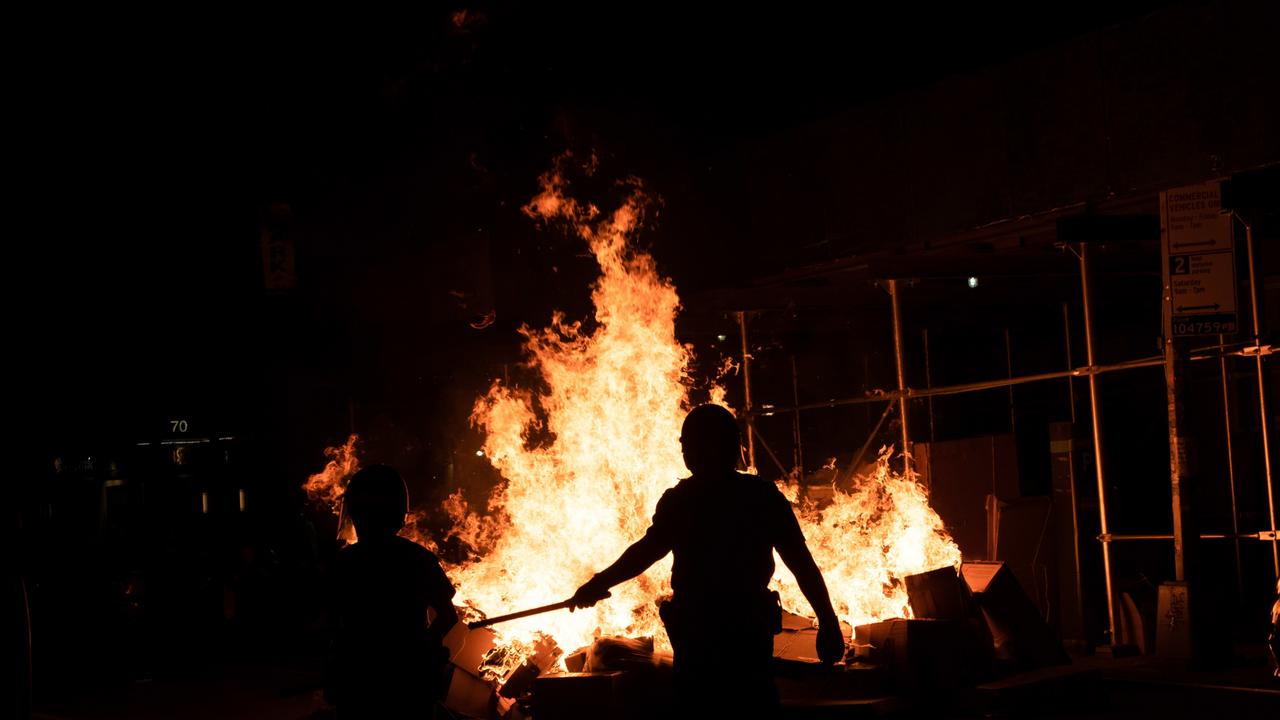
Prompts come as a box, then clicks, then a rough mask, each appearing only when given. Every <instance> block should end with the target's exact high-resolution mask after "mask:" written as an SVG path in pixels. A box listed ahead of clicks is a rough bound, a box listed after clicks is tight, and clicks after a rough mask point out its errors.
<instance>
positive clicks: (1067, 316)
mask: <svg viewBox="0 0 1280 720" xmlns="http://www.w3.org/2000/svg"><path fill="white" fill-rule="evenodd" d="M1062 339H1063V344H1064V345H1065V347H1066V350H1067V369H1068V372H1069V373H1070V369H1071V368H1072V367H1074V365H1073V363H1074V361H1073V360H1072V359H1071V311H1070V309H1069V308H1068V307H1067V304H1066V303H1062ZM1074 378H1075V374H1074V373H1070V374H1068V375H1067V402H1068V403H1069V404H1070V407H1069V408H1068V409H1069V410H1070V411H1071V422H1073V423H1074V422H1075V421H1076V382H1075V380H1074ZM1071 499H1072V502H1075V495H1074V493H1073V494H1072V496H1071Z"/></svg>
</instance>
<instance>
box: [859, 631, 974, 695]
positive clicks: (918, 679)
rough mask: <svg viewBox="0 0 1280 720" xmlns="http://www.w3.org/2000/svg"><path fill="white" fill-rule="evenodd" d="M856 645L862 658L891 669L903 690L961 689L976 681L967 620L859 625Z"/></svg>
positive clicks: (894, 678)
mask: <svg viewBox="0 0 1280 720" xmlns="http://www.w3.org/2000/svg"><path fill="white" fill-rule="evenodd" d="M854 648H855V651H856V654H857V656H858V658H859V659H860V660H864V661H866V662H870V663H873V664H877V665H882V666H883V667H884V668H885V669H886V670H888V671H889V673H890V675H891V676H892V682H893V685H894V686H895V687H897V688H899V689H915V688H939V689H946V688H958V687H961V686H963V685H967V684H969V683H970V682H971V681H972V678H971V677H970V676H971V675H972V667H971V666H970V664H969V663H968V658H967V657H966V653H965V651H964V648H965V637H964V623H962V622H960V621H957V620H931V619H920V620H903V619H895V620H884V621H881V622H878V623H871V624H869V625H859V626H858V627H857V628H855V630H854Z"/></svg>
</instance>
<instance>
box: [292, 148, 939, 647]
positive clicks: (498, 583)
mask: <svg viewBox="0 0 1280 720" xmlns="http://www.w3.org/2000/svg"><path fill="white" fill-rule="evenodd" d="M571 161H572V160H571V158H570V157H569V156H565V157H563V158H561V160H560V162H559V163H558V164H557V167H556V168H555V169H554V170H553V171H552V172H549V173H547V174H546V175H545V176H543V178H542V192H541V193H540V194H539V195H538V196H537V197H535V198H534V199H533V201H532V202H530V203H529V205H528V206H527V207H526V208H525V212H526V213H528V214H529V215H530V216H531V217H534V218H535V219H538V220H541V221H552V220H555V221H563V222H566V223H567V224H568V225H569V226H570V227H571V228H572V229H573V231H574V232H575V233H576V234H577V235H579V236H580V237H581V238H582V239H583V240H585V241H586V243H587V245H588V247H589V248H590V250H591V252H592V253H593V255H594V257H595V260H596V262H597V263H598V264H599V267H600V277H599V279H598V280H597V281H596V283H595V285H594V287H593V288H592V300H593V302H594V304H595V323H594V325H593V326H591V327H590V328H588V327H586V326H584V325H583V324H582V323H581V322H578V321H570V320H568V319H566V318H565V317H564V316H563V315H561V314H559V313H557V314H556V315H555V316H554V317H553V318H552V321H551V325H550V326H549V327H547V328H544V329H540V330H537V329H531V328H524V329H523V330H522V332H523V333H524V335H525V337H526V342H525V350H526V352H527V357H528V364H529V367H530V369H531V370H533V371H535V372H536V374H537V375H539V376H540V380H541V382H540V383H539V389H537V390H530V389H525V388H520V387H515V386H511V385H508V384H505V383H502V382H495V383H494V384H493V385H492V387H491V388H490V389H489V392H488V393H487V394H486V395H485V396H484V397H481V398H480V399H479V400H478V401H477V402H476V404H475V407H474V411H473V414H472V418H471V419H472V421H473V422H474V423H475V424H476V426H477V427H479V428H480V429H482V430H483V431H484V433H485V442H484V447H483V450H484V453H485V455H486V456H487V457H488V458H489V460H490V462H492V464H493V466H494V467H495V468H497V470H498V471H500V473H501V474H502V477H503V478H505V480H506V483H505V484H503V485H501V486H500V487H498V488H496V489H495V490H494V491H493V493H492V495H491V497H490V499H489V503H488V507H487V508H484V509H483V511H482V512H477V511H475V510H473V509H471V508H469V507H467V505H466V503H465V502H464V501H463V500H462V499H461V496H460V495H455V496H454V497H452V498H451V499H450V502H449V504H450V507H449V508H447V509H448V511H449V512H450V514H451V516H452V517H453V518H454V528H453V530H452V532H453V533H454V534H456V535H458V536H459V538H460V539H461V540H463V541H464V542H465V543H466V544H467V545H468V546H469V547H470V548H472V549H473V550H474V554H473V556H472V557H471V558H470V559H469V560H468V561H466V562H464V563H462V564H460V565H457V566H453V567H449V568H447V570H448V572H449V576H450V578H451V579H452V580H453V581H454V583H455V584H456V585H457V587H458V597H457V601H458V602H460V603H462V604H465V605H467V606H468V607H470V608H472V609H474V610H476V611H483V612H485V613H488V614H500V613H505V612H509V611H513V610H519V609H524V608H528V607H534V606H539V605H544V604H549V603H554V602H558V601H561V600H564V599H566V598H568V597H569V596H570V595H571V594H572V593H573V591H574V590H575V589H576V588H577V587H578V586H579V585H580V584H581V583H583V582H584V581H586V580H587V579H588V578H590V577H591V575H592V573H594V572H596V571H599V570H601V569H603V568H604V567H605V566H607V565H608V564H609V563H611V562H612V561H613V560H614V559H616V558H617V557H618V555H619V554H620V553H621V552H622V551H623V550H624V549H625V548H626V547H627V546H628V545H629V544H630V543H632V542H634V541H635V540H636V539H638V538H639V537H640V536H641V535H642V534H643V533H644V531H645V529H646V528H647V527H648V524H649V520H650V518H651V517H652V514H653V510H654V508H655V506H656V505H657V502H658V498H659V497H660V496H661V495H662V493H663V492H664V491H665V490H666V489H668V488H670V487H671V486H673V485H674V484H675V483H676V482H677V480H678V479H679V478H681V477H683V476H685V475H687V474H688V472H687V470H686V469H685V467H684V463H683V461H682V459H681V455H680V448H679V442H678V438H679V434H680V425H681V422H682V421H683V418H684V415H685V413H686V411H687V410H688V408H689V406H690V397H689V385H690V377H689V370H688V369H689V367H690V362H691V360H692V354H691V352H690V350H689V348H688V347H686V346H684V345H682V344H680V343H679V342H678V341H677V340H676V337H675V318H676V314H677V312H678V311H679V298H678V297H677V295H676V291H675V288H674V287H673V286H672V284H671V282H670V281H669V280H666V279H664V278H662V277H660V276H659V275H658V273H657V269H656V266H655V263H654V260H653V258H652V257H651V256H649V255H648V254H646V253H643V252H640V251H638V250H636V249H634V248H633V247H632V246H631V245H630V240H629V238H630V236H631V234H632V233H633V232H634V231H635V230H636V228H637V226H638V224H639V223H640V221H641V219H642V218H643V214H644V210H645V207H646V198H645V195H644V193H643V192H642V189H641V186H640V184H639V183H638V182H635V181H632V182H630V183H629V184H628V187H629V189H630V194H629V197H628V198H627V199H626V201H625V202H623V203H622V204H621V206H620V207H619V208H617V209H616V210H614V211H613V212H612V213H607V214H606V213H602V212H601V211H600V210H599V209H598V208H596V207H595V206H592V205H586V204H580V203H579V202H577V201H575V200H574V199H572V198H570V197H568V196H567V195H566V194H565V192H564V190H565V181H564V179H563V178H564V175H563V174H562V172H561V170H563V169H564V168H565V167H566V164H567V163H569V162H571ZM590 169H591V168H590V166H588V167H587V170H588V171H590ZM711 397H712V398H713V399H715V400H717V401H721V402H722V399H723V391H722V390H718V389H717V390H713V392H712V395H711ZM353 452H354V451H353V446H352V444H351V443H348V444H347V445H346V446H343V447H341V448H336V449H331V451H330V453H331V458H332V459H331V462H330V463H329V466H328V467H327V468H326V470H325V472H323V473H319V474H317V475H315V476H313V477H312V478H311V480H310V481H309V483H308V485H307V487H308V490H310V491H312V492H313V495H315V496H316V497H319V498H321V499H323V500H325V501H326V502H329V503H330V504H331V506H332V504H333V502H334V501H335V500H336V498H337V497H338V493H337V492H335V490H334V488H339V489H340V488H341V486H342V485H343V484H344V483H345V479H346V478H347V477H349V475H350V472H352V471H353V470H354V467H355V464H356V463H355V457H354V454H353ZM784 491H785V492H786V493H787V494H788V497H789V498H791V499H792V501H793V502H795V503H796V512H797V515H798V516H799V517H800V520H801V526H802V528H803V530H804V533H805V537H806V538H807V540H808V543H809V547H810V549H811V550H812V552H813V555H814V559H815V560H816V561H817V563H818V566H819V568H821V570H822V571H823V575H824V576H825V578H826V582H827V586H828V588H829V589H830V592H831V598H832V602H833V604H834V606H835V609H836V612H837V613H838V614H839V615H840V618H841V619H842V620H843V621H845V622H847V623H849V624H851V625H857V624H862V623H866V622H871V621H875V620H879V619H882V618H888V617H910V615H911V609H910V606H909V604H908V602H907V597H906V592H905V589H904V588H903V586H902V583H901V582H900V580H901V578H903V577H905V576H907V575H911V574H913V573H917V572H923V571H926V570H931V569H934V568H937V567H941V566H945V565H956V564H958V563H959V561H960V553H959V550H958V548H957V547H956V545H955V544H954V543H953V542H952V541H951V540H950V538H949V537H947V535H946V533H945V531H944V529H943V525H942V521H941V519H940V518H939V517H938V515H937V514H936V513H935V512H934V511H933V510H932V509H931V508H930V507H929V505H928V500H927V496H926V493H925V491H924V488H923V487H922V486H921V485H920V484H919V483H917V482H916V481H915V478H914V477H912V476H910V475H908V476H903V475H900V474H897V473H895V472H893V471H891V470H890V468H889V463H888V452H885V453H884V454H882V456H881V459H880V462H879V463H878V464H877V466H876V469H875V471H874V472H873V473H871V474H870V475H869V476H867V477H863V478H859V480H858V482H857V483H856V484H855V487H854V488H853V489H852V490H851V491H845V490H842V489H838V488H837V489H835V491H834V494H833V499H832V500H831V502H830V503H828V504H825V505H823V506H818V505H816V504H811V503H807V502H804V501H801V500H800V499H799V498H800V493H799V492H798V486H797V485H796V484H795V483H790V484H788V485H786V486H785V487H784ZM419 541H420V542H424V544H428V545H429V544H430V541H429V540H423V539H419ZM670 568H671V564H670V558H669V557H668V558H667V559H665V560H663V561H662V562H660V563H658V564H657V565H655V566H654V567H652V568H650V570H649V571H648V572H647V573H645V574H644V575H642V576H641V577H639V578H636V579H635V580H632V581H629V582H627V583H623V584H621V585H619V586H617V587H615V588H614V589H613V597H612V598H610V599H608V600H605V601H603V602H601V603H600V604H599V605H597V606H596V607H594V608H591V609H589V610H580V611H577V612H574V613H570V612H567V611H561V612H556V613H548V614H544V615H538V616H534V617H530V618H526V619H523V620H518V621H513V622H510V623H506V624H503V625H501V626H497V628H496V629H497V631H498V632H499V633H500V637H501V639H502V641H503V643H505V644H506V645H507V646H508V647H510V648H511V649H513V650H516V651H517V652H514V653H509V655H510V657H511V660H510V664H511V665H514V664H515V663H518V662H519V657H521V656H523V655H526V654H529V653H532V652H533V646H534V644H535V643H537V642H539V641H540V640H541V639H543V638H545V637H550V638H553V639H554V640H555V641H556V643H557V644H558V645H559V646H560V647H561V648H563V649H565V650H569V651H571V650H574V649H576V648H579V647H582V646H585V645H588V644H589V643H590V642H591V641H592V640H593V639H594V638H595V637H598V636H606V635H626V636H631V637H638V636H653V637H654V638H655V641H656V644H657V645H658V647H660V648H665V647H669V645H668V643H667V638H666V633H665V632H664V630H663V628H662V624H661V622H660V621H659V619H658V614H657V607H656V604H655V603H656V601H657V600H658V598H659V597H660V596H662V595H663V594H664V593H666V592H668V591H669V590H670ZM778 568H779V569H778V574H777V575H776V576H775V578H774V585H775V587H777V588H778V589H779V590H780V591H781V594H782V597H783V604H784V606H786V607H787V609H788V610H791V611H793V612H795V613H797V614H801V615H811V613H810V612H809V608H808V604H807V602H806V601H805V600H804V598H803V596H802V595H801V593H800V591H799V588H798V587H797V586H796V584H795V581H794V578H793V577H792V576H791V574H790V573H789V572H788V571H787V570H786V568H785V566H783V565H781V563H779V565H778ZM472 670H474V668H473V669H472Z"/></svg>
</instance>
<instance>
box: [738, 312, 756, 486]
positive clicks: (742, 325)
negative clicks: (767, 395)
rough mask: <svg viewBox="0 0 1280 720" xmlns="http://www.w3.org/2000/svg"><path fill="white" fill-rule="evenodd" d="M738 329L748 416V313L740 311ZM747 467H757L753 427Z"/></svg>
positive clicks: (748, 436) (749, 367) (749, 409)
mask: <svg viewBox="0 0 1280 720" xmlns="http://www.w3.org/2000/svg"><path fill="white" fill-rule="evenodd" d="M738 330H739V331H740V333H741V335H742V402H743V405H744V406H745V407H746V412H747V417H748V418H749V417H751V409H752V408H751V353H750V352H748V350H747V314H746V313H745V312H741V311H740V312H738ZM747 468H748V469H750V470H751V471H752V472H755V469H756V439H755V433H754V432H752V431H751V428H750V427H748V428H747Z"/></svg>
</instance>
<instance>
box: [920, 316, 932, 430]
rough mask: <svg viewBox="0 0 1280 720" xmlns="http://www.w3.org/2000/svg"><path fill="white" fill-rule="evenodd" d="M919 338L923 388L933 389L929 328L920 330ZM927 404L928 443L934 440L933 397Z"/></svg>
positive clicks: (930, 397)
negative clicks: (922, 340)
mask: <svg viewBox="0 0 1280 720" xmlns="http://www.w3.org/2000/svg"><path fill="white" fill-rule="evenodd" d="M920 336H921V337H922V338H924V386H925V388H932V387H933V374H932V372H931V371H930V368H929V328H921V329H920ZM928 403H929V442H931V443H932V442H933V441H934V439H935V436H934V432H933V396H932V395H930V396H929V398H928Z"/></svg>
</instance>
